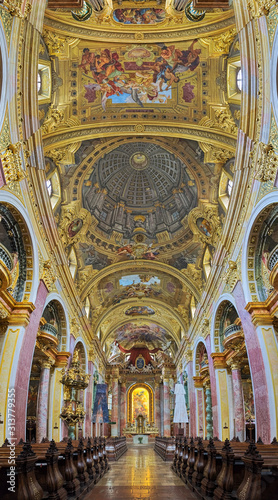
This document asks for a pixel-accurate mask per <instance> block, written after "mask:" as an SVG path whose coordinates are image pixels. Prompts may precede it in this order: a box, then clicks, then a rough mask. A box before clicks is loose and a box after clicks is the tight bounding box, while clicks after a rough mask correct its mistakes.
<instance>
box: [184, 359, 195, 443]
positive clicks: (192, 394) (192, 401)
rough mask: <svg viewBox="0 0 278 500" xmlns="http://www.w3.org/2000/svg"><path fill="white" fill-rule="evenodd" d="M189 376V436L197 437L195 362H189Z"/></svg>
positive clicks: (187, 368)
mask: <svg viewBox="0 0 278 500" xmlns="http://www.w3.org/2000/svg"><path fill="white" fill-rule="evenodd" d="M186 371H187V374H188V394H189V407H190V411H189V435H190V436H196V434H197V431H196V411H197V408H196V391H195V387H194V382H193V378H192V377H193V362H192V361H189V363H188V364H187V366H186Z"/></svg>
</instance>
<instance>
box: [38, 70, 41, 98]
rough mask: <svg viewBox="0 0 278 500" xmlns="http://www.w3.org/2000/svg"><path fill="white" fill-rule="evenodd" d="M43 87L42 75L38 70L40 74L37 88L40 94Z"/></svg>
mask: <svg viewBox="0 0 278 500" xmlns="http://www.w3.org/2000/svg"><path fill="white" fill-rule="evenodd" d="M41 88H42V77H41V73H40V71H38V75H37V90H38V94H39V93H40V91H41Z"/></svg>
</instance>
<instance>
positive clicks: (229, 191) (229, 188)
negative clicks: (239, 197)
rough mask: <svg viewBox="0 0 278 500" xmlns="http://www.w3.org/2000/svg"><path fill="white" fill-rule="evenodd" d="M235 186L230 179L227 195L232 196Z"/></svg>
mask: <svg viewBox="0 0 278 500" xmlns="http://www.w3.org/2000/svg"><path fill="white" fill-rule="evenodd" d="M233 184H234V183H233V181H232V180H231V179H229V180H228V183H227V194H228V196H229V197H230V196H231V193H232V189H233Z"/></svg>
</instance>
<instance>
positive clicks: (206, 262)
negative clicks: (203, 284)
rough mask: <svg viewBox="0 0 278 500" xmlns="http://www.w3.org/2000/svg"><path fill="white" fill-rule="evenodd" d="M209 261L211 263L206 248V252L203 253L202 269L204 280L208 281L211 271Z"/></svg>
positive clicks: (210, 257)
mask: <svg viewBox="0 0 278 500" xmlns="http://www.w3.org/2000/svg"><path fill="white" fill-rule="evenodd" d="M211 261H212V256H211V253H210V251H209V248H208V247H207V248H206V251H205V253H204V259H203V267H204V272H205V276H206V279H208V277H209V274H210V271H211Z"/></svg>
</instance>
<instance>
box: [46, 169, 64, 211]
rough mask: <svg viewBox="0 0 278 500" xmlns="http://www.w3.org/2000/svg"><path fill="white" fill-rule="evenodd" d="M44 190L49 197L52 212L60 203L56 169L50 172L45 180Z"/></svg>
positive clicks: (58, 179) (59, 188)
mask: <svg viewBox="0 0 278 500" xmlns="http://www.w3.org/2000/svg"><path fill="white" fill-rule="evenodd" d="M46 189H47V191H48V194H49V196H50V202H51V206H52V210H55V208H56V207H57V205H58V203H59V202H60V201H61V186H60V178H59V175H58V172H57V169H55V170H54V171H51V173H50V174H49V175H48V177H47V178H46Z"/></svg>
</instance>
